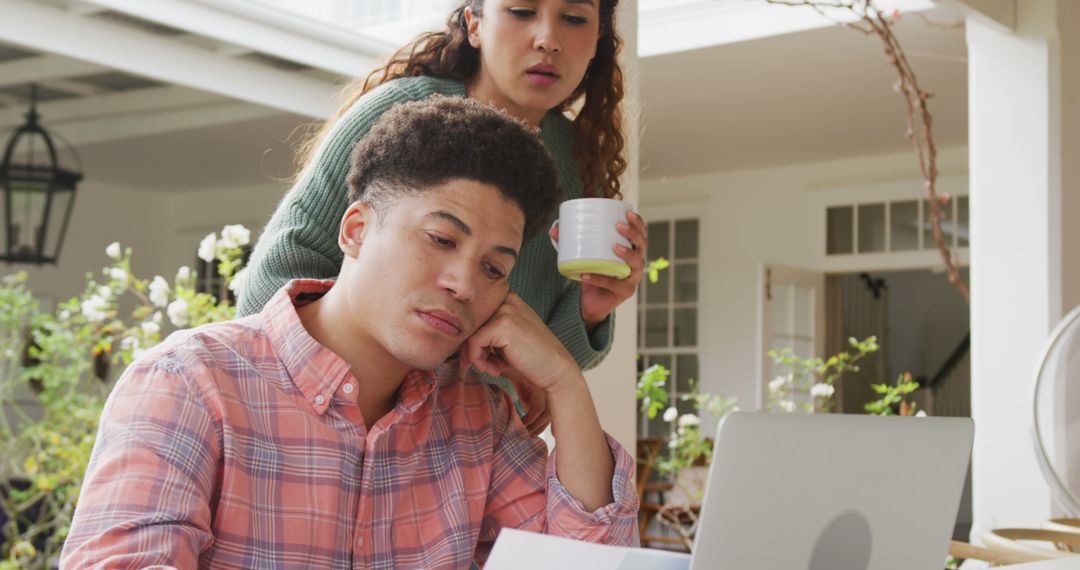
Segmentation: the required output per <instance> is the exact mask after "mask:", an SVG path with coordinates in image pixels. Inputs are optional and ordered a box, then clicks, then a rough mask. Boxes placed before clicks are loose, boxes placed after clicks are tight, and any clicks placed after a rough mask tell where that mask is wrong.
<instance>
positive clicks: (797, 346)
mask: <svg viewBox="0 0 1080 570" xmlns="http://www.w3.org/2000/svg"><path fill="white" fill-rule="evenodd" d="M792 344H793V346H792V350H793V351H795V354H796V355H797V356H798V357H800V358H814V357H815V356H818V355H816V354H814V341H811V340H795V341H794V342H793V343H792Z"/></svg>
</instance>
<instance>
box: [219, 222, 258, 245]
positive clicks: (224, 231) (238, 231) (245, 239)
mask: <svg viewBox="0 0 1080 570" xmlns="http://www.w3.org/2000/svg"><path fill="white" fill-rule="evenodd" d="M250 242H251V230H249V229H247V228H245V227H244V226H241V225H239V224H237V225H232V226H225V227H224V228H221V246H222V247H224V248H228V249H231V248H234V247H241V246H245V245H247V244H248V243H250Z"/></svg>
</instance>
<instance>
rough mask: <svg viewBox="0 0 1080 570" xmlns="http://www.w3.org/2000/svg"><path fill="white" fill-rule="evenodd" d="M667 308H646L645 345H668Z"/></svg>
mask: <svg viewBox="0 0 1080 570" xmlns="http://www.w3.org/2000/svg"><path fill="white" fill-rule="evenodd" d="M667 316H668V312H667V309H646V310H645V346H648V347H652V346H668V340H667V339H668V334H667V330H668V329H667Z"/></svg>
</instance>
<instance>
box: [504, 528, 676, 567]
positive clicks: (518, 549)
mask: <svg viewBox="0 0 1080 570" xmlns="http://www.w3.org/2000/svg"><path fill="white" fill-rule="evenodd" d="M484 568H485V570H567V569H569V568H588V569H589V570H645V569H649V570H687V569H688V568H690V555H689V554H681V553H678V552H664V551H662V550H649V549H644V548H628V547H623V546H607V545H604V544H593V543H591V542H584V541H580V540H570V539H568V538H560V537H557V536H548V535H546V534H539V533H535V532H526V531H523V530H517V529H512V528H506V529H503V530H502V532H500V533H499V538H498V539H496V540H495V547H494V548H492V550H491V556H490V557H488V561H487V564H485V565H484Z"/></svg>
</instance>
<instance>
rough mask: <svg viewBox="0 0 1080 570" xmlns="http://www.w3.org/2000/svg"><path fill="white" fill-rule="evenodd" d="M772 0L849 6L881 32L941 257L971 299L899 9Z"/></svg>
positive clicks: (825, 4) (782, 1) (925, 94)
mask: <svg viewBox="0 0 1080 570" xmlns="http://www.w3.org/2000/svg"><path fill="white" fill-rule="evenodd" d="M765 1H766V2H768V3H769V4H778V5H783V6H803V7H811V8H814V9H815V10H817V11H818V13H820V14H822V15H823V16H825V17H827V18H829V19H831V20H833V21H836V20H835V19H834V18H832V17H830V16H829V15H828V14H826V13H825V10H826V9H836V8H841V9H847V10H850V11H851V13H852V14H854V15H856V16H857V17H858V18H859V20H860V21H861V22H862V25H861V26H860V25H858V24H851V23H849V22H838V23H840V24H842V25H844V26H845V27H849V28H853V29H856V30H859V31H861V32H863V33H866V34H868V35H869V34H874V35H877V36H878V38H879V39H880V40H881V42H882V44H883V46H884V48H885V58H886V60H887V61H888V62H889V65H890V66H891V67H893V68H894V69H895V70H896V74H897V82H896V87H895V89H896V92H897V93H899V94H900V95H902V96H903V97H904V105H905V107H906V110H907V131H906V136H907V138H908V140H910V141H911V143H912V145H913V146H914V147H915V157H916V158H917V159H918V161H919V172H920V174H921V175H922V179H923V186H924V188H925V189H926V195H927V201H928V202H929V205H930V212H929V214H930V231H931V234H932V235H933V237H934V243H935V244H936V245H937V249H938V252H939V253H940V254H941V259H942V261H943V262H944V263H945V269H946V271H947V273H948V276H949V282H950V283H952V284H953V286H955V287H956V289H957V290H958V291H960V294H961V296H963V297H964V302H965V303H970V302H971V300H970V297H971V295H970V291H969V290H968V286H967V283H965V282H964V280H963V278H962V277H961V276H960V269H959V268H958V267H957V264H956V259H957V256H956V255H955V254H954V252H953V251H952V249H951V248H950V246H949V244H947V243H946V242H945V233H944V232H943V231H942V230H941V206H942V205H944V204H945V203H947V202H948V199H949V198H948V196H941V195H939V194H938V191H937V178H938V168H937V146H936V145H935V143H934V118H933V115H931V114H930V108H929V105H928V103H927V101H928V100H929V99H930V98H931V97H933V94H932V93H930V92H929V91H926V90H924V89H923V88H922V87H920V86H919V81H918V79H917V78H916V76H915V71H914V69H912V67H911V63H910V62H909V61H908V58H907V55H906V54H905V53H904V48H903V46H901V45H900V40H899V39H897V37H896V34H894V33H893V29H892V24H893V23H894V22H895V21H896V20H897V19H899V12H893V14H891V15H888V16H887V15H885V14H883V13H882V12H881V10H879V9H878V8H877V6H875V5H874V0H854V1H850V2H840V1H836V0H833V1H828V0H765Z"/></svg>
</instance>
